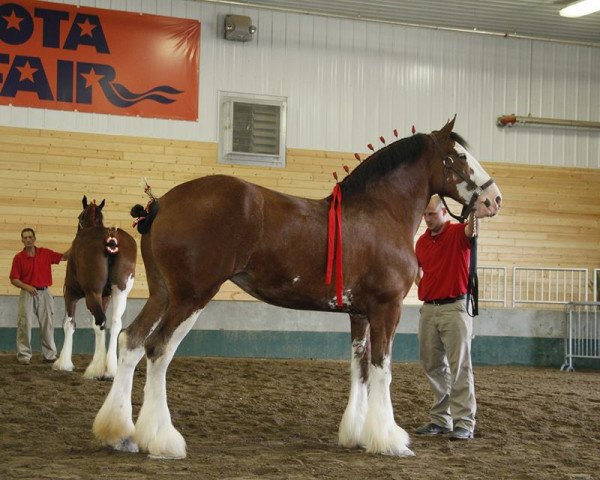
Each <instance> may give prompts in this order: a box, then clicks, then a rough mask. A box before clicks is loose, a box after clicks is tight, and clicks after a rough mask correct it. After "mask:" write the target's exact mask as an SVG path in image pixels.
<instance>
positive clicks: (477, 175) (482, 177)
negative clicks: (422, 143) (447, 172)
mask: <svg viewBox="0 0 600 480" xmlns="http://www.w3.org/2000/svg"><path fill="white" fill-rule="evenodd" d="M454 149H455V150H456V151H457V152H458V154H459V155H460V154H464V155H465V156H466V159H467V165H468V166H469V169H470V170H471V171H470V172H469V178H470V180H471V181H472V182H474V183H475V184H476V185H477V186H481V185H483V184H484V183H485V182H487V181H488V180H489V179H490V178H491V177H490V175H488V173H487V172H486V171H485V170H484V168H483V167H482V166H481V164H480V163H479V161H478V160H477V159H476V158H475V157H474V156H473V155H471V153H470V152H469V151H468V150H467V149H465V148H464V147H463V146H462V145H460V144H459V143H456V145H455V147H454ZM471 172H472V173H471ZM456 189H457V191H458V195H459V196H460V198H462V199H463V201H464V202H465V203H469V202H470V201H471V197H472V196H473V193H475V192H474V190H469V188H468V186H467V182H464V181H462V182H460V183H458V184H457V185H456ZM501 198H502V194H501V193H500V189H499V188H498V186H497V185H496V184H495V183H492V184H491V185H490V186H488V187H486V189H485V190H483V192H481V194H480V195H479V198H478V199H477V201H476V202H475V206H476V211H475V216H476V217H478V218H481V217H493V216H494V215H496V214H497V213H498V211H499V210H500V203H499V202H498V199H501ZM486 201H487V202H488V203H489V206H486V205H485V203H486Z"/></svg>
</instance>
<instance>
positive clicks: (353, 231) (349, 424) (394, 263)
mask: <svg viewBox="0 0 600 480" xmlns="http://www.w3.org/2000/svg"><path fill="white" fill-rule="evenodd" d="M453 127H454V119H453V120H452V121H449V122H448V123H447V124H446V125H445V126H444V127H443V128H442V129H441V130H439V131H434V132H432V133H431V134H422V133H420V134H415V135H413V136H411V137H408V138H404V139H401V140H398V141H395V142H394V143H391V144H389V145H387V146H385V147H383V148H381V149H380V150H378V151H377V152H375V153H373V154H372V155H371V156H370V157H369V158H367V159H366V160H364V161H363V162H362V163H360V164H359V165H358V166H357V168H355V169H354V171H352V172H351V173H350V174H349V175H348V176H347V177H346V178H344V180H343V181H341V182H340V183H339V184H337V186H339V191H340V192H341V200H342V209H341V220H342V223H341V225H342V227H341V232H342V238H344V239H346V242H345V243H344V244H343V251H342V250H338V254H339V255H342V257H343V258H342V260H343V261H342V262H341V264H342V266H343V284H344V290H343V292H342V293H343V302H342V305H341V306H339V305H338V301H337V300H338V299H337V296H336V293H335V287H334V285H333V284H329V285H328V284H326V283H325V281H324V273H325V270H326V264H327V245H328V211H329V209H330V204H331V203H332V201H333V200H334V197H335V196H329V197H327V198H324V199H321V200H312V199H305V198H298V197H294V196H291V195H286V194H283V193H278V192H275V191H272V190H269V189H267V188H263V187H260V186H257V185H254V184H251V183H248V182H245V181H243V180H240V179H237V178H234V177H229V176H224V175H214V176H207V177H203V178H199V179H196V180H192V181H189V182H186V183H183V184H181V185H178V186H176V187H174V188H173V189H171V190H170V191H169V192H167V193H166V194H165V195H164V196H162V197H161V198H159V199H155V201H152V202H151V203H150V204H149V206H148V207H146V209H145V210H144V209H143V208H142V207H141V206H139V205H138V206H135V207H134V208H133V209H132V216H135V217H139V218H138V220H139V223H138V230H139V231H140V232H142V233H143V235H142V240H141V250H142V256H143V259H144V264H145V266H146V273H147V277H148V286H149V294H150V295H149V298H148V301H147V303H146V304H145V306H144V307H143V309H142V311H141V312H140V313H139V315H138V316H137V318H136V319H135V320H134V321H133V323H132V324H131V325H130V326H129V327H128V328H127V329H125V330H124V331H123V332H122V333H121V336H120V337H119V346H120V356H119V365H118V368H117V375H116V376H115V379H114V381H113V384H112V388H111V390H110V391H109V393H108V396H107V398H106V400H105V402H104V404H103V405H102V407H101V408H100V410H99V412H98V414H97V415H96V419H95V421H94V426H93V431H94V434H95V435H96V437H97V438H98V439H99V440H100V441H101V442H103V443H104V444H105V445H109V446H111V447H113V448H115V449H117V450H122V451H129V452H137V451H140V450H141V451H146V452H148V453H149V454H150V455H151V456H153V457H161V458H183V457H185V456H186V443H185V440H184V438H183V436H182V435H181V434H180V433H179V431H178V430H177V429H176V428H175V427H174V426H173V424H172V422H171V415H170V412H169V407H168V405H167V389H166V386H167V383H166V373H167V368H168V366H169V363H170V362H171V360H172V358H173V355H174V354H175V350H176V349H177V347H178V345H179V344H180V342H181V341H182V339H183V338H184V337H185V335H186V334H187V333H188V332H189V330H190V329H191V328H192V326H193V325H194V323H195V321H196V319H197V318H198V316H199V315H200V312H201V311H202V309H203V308H204V306H205V305H206V304H207V303H208V302H209V301H210V299H211V298H212V297H213V296H214V295H215V294H216V293H217V291H218V290H219V287H220V286H221V285H222V284H223V282H225V281H226V280H231V281H232V282H234V283H235V284H236V285H238V286H239V287H241V288H242V289H243V290H244V291H246V292H248V293H249V294H251V295H253V296H254V297H256V298H257V299H260V300H263V301H265V302H268V303H271V304H274V305H278V306H282V307H287V308H295V309H305V310H319V311H329V312H333V311H337V312H346V313H348V314H349V316H350V330H351V338H352V355H351V363H350V372H351V373H350V396H349V400H348V403H347V406H346V409H345V412H344V414H343V416H342V420H341V424H340V428H339V432H338V439H339V444H340V445H341V446H343V447H347V448H351V447H362V448H365V449H366V451H367V452H373V453H381V454H387V455H396V456H407V455H413V453H412V451H411V450H410V449H409V447H408V446H409V436H408V434H407V433H406V432H405V431H404V430H403V429H402V428H401V427H399V426H398V425H397V424H396V422H395V420H394V413H393V408H392V402H391V397H390V385H391V379H392V378H391V352H392V341H393V339H394V334H395V331H396V327H397V325H398V322H399V320H400V312H401V307H402V301H403V299H404V297H405V296H406V294H407V293H408V291H409V290H410V288H411V285H412V283H413V281H414V279H415V275H416V273H417V261H416V258H415V254H414V247H413V242H414V236H415V234H416V232H417V229H418V227H419V224H420V223H421V219H422V215H423V212H424V210H425V207H426V205H427V202H428V201H429V198H430V197H431V195H432V194H434V193H438V194H441V195H445V196H448V197H451V198H453V199H455V200H456V201H458V202H460V203H461V204H463V205H467V206H468V210H470V211H474V212H475V215H476V216H477V217H484V216H493V215H495V214H496V213H498V211H499V209H500V205H501V201H502V197H501V194H500V190H499V189H498V187H497V186H496V185H495V184H494V182H493V180H491V178H490V177H489V175H488V174H487V173H486V172H485V170H484V169H483V168H482V167H481V165H480V164H479V162H478V161H477V160H476V159H475V158H474V157H473V156H472V155H471V154H470V153H469V152H468V151H467V149H466V146H467V145H466V142H465V141H464V140H463V139H462V137H460V135H458V134H456V133H454V132H453V131H452V130H453ZM335 191H336V190H335V189H334V192H335ZM338 193H339V192H338ZM338 198H339V196H338ZM338 258H339V257H338ZM144 353H145V355H146V362H147V370H146V385H145V388H144V401H143V404H142V407H141V410H140V412H139V416H138V419H137V423H135V424H134V423H133V418H132V407H131V390H132V383H133V374H134V370H135V367H136V365H137V363H138V362H139V361H140V360H141V358H142V357H143V355H144Z"/></svg>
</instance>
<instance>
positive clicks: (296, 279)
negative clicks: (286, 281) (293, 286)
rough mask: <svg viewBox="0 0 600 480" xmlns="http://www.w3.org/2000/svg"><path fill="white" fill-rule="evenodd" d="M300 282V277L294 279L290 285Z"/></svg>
mask: <svg viewBox="0 0 600 480" xmlns="http://www.w3.org/2000/svg"><path fill="white" fill-rule="evenodd" d="M299 280H300V277H294V279H293V280H292V283H297V282H298V281H299Z"/></svg>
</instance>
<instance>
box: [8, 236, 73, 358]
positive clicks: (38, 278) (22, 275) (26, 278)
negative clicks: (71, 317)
mask: <svg viewBox="0 0 600 480" xmlns="http://www.w3.org/2000/svg"><path fill="white" fill-rule="evenodd" d="M21 241H22V242H23V245H25V248H23V250H22V251H21V252H19V253H17V254H16V255H15V258H14V259H13V263H12V268H11V270H10V282H11V283H12V284H13V285H14V286H15V287H17V288H20V289H21V295H20V296H19V307H18V314H17V360H18V361H19V362H20V363H22V364H24V365H29V362H30V361H31V326H32V325H33V320H34V319H37V321H38V323H39V325H40V340H41V344H42V355H43V356H44V359H43V361H45V362H53V361H54V360H56V345H55V344H54V323H53V314H54V297H52V294H51V293H50V290H48V287H49V286H50V285H52V268H51V266H52V264H57V263H59V262H60V261H61V260H66V258H67V254H63V253H57V252H54V251H52V250H50V249H48V248H41V247H36V246H35V232H34V231H33V229H31V228H24V229H23V230H22V231H21Z"/></svg>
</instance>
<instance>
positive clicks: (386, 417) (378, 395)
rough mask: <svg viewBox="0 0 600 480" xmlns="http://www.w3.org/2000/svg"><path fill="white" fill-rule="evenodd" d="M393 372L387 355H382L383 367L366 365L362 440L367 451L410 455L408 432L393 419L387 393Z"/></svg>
mask: <svg viewBox="0 0 600 480" xmlns="http://www.w3.org/2000/svg"><path fill="white" fill-rule="evenodd" d="M391 383H392V371H391V364H390V358H389V356H386V357H384V359H383V364H382V366H376V365H371V366H370V368H369V401H368V403H369V406H368V411H367V419H366V421H365V427H364V429H363V435H362V437H363V438H362V443H363V445H365V447H366V449H367V452H369V453H382V454H384V455H395V456H398V457H407V456H412V455H414V453H413V452H412V451H411V450H410V449H409V448H408V445H409V444H410V439H409V437H408V433H406V432H405V431H404V430H403V429H402V428H400V427H399V426H398V425H397V424H396V421H395V420H394V410H393V407H392V399H391V396H390V385H391Z"/></svg>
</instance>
